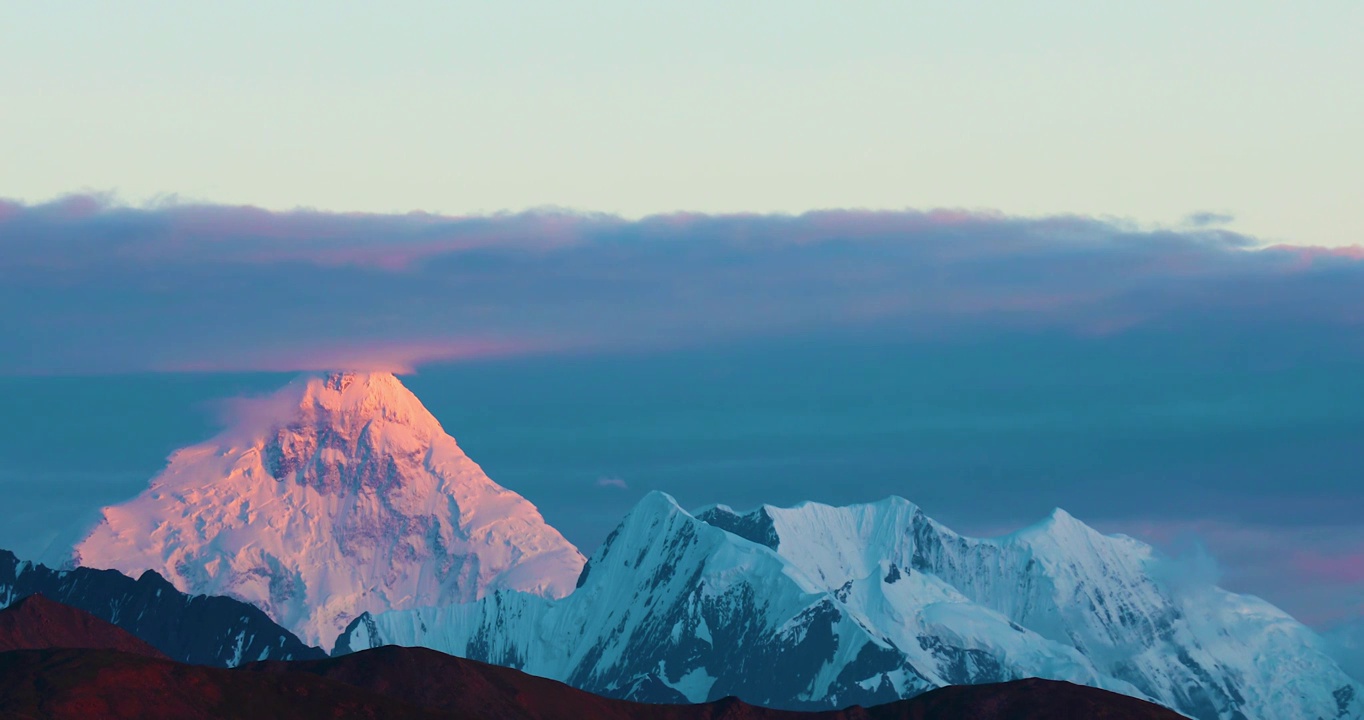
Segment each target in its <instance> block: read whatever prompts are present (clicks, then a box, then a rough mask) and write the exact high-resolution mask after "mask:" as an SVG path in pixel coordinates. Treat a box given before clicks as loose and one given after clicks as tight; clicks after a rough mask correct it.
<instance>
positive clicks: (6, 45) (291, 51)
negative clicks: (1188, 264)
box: [0, 0, 1364, 245]
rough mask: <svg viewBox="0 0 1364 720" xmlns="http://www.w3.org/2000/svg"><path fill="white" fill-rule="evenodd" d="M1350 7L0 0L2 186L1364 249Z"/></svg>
mask: <svg viewBox="0 0 1364 720" xmlns="http://www.w3.org/2000/svg"><path fill="white" fill-rule="evenodd" d="M1362 34H1364V5H1361V4H1360V3H1358V2H1353V1H1352V0H1323V1H1322V2H1313V3H1284V2H1275V1H1272V0H1236V1H1234V2H1232V1H1224V0H1213V1H1210V2H1199V3H1181V2H1164V1H1159V2H1141V3H1093V2H1085V1H1084V0H1035V1H1034V2H1028V3H1017V2H1002V1H994V2H981V1H974V0H972V1H967V2H957V3H925V2H881V1H877V0H873V1H869V2H860V3H856V4H853V5H848V4H846V3H828V2H806V1H804V0H797V1H794V2H793V1H791V0H784V1H781V2H775V1H760V2H746V3H725V2H713V1H711V0H703V1H700V2H691V3H685V4H676V5H674V4H662V3H643V4H641V3H635V2H626V1H625V0H601V1H599V2H592V3H562V2H543V1H533V2H519V3H472V2H434V1H433V2H398V3H387V4H385V5H383V6H382V7H381V6H377V5H373V4H369V3H353V2H325V3H324V2H308V1H303V2H291V3H287V4H283V5H281V4H280V3H266V2H260V1H259V0H254V1H246V2H239V3H232V4H230V5H217V4H206V3H181V2H146V1H139V0H133V1H131V2H125V3H119V4H118V5H117V6H114V5H110V4H107V3H98V2H45V3H5V4H4V6H3V7H0V66H3V67H5V68H7V69H9V71H7V72H5V73H3V74H2V75H0V98H3V105H4V108H5V110H4V111H3V112H0V197H10V198H19V199H23V200H25V201H28V202H40V201H46V200H49V199H52V198H54V197H57V196H60V195H64V194H66V193H70V192H85V191H95V192H113V193H117V194H118V195H119V196H120V197H121V198H122V199H123V200H124V201H126V202H130V203H133V204H140V203H142V202H144V201H148V200H154V199H156V198H158V197H163V196H166V195H174V196H179V197H183V198H186V199H189V200H192V201H196V202H218V203H228V204H250V205H256V206H261V207H267V208H274V209H290V208H294V207H311V208H317V209H323V210H336V211H370V212H400V213H401V212H407V211H411V210H424V211H428V212H435V213H444V214H466V213H471V212H497V211H503V210H512V211H517V210H523V209H527V208H535V207H540V206H544V205H554V206H560V207H568V208H573V209H580V210H591V211H599V212H609V213H614V214H621V215H624V216H626V217H640V216H643V215H647V214H653V213H671V212H677V211H691V212H708V213H727V212H785V213H800V212H804V211H807V210H813V209H820V208H870V209H891V210H898V209H903V208H920V209H930V208H935V207H945V208H966V209H989V210H998V211H1002V212H1005V213H1009V214H1011V215H1022V216H1044V215H1054V214H1065V213H1081V214H1085V215H1091V216H1099V217H1108V216H1111V217H1120V218H1127V219H1131V220H1134V221H1136V222H1139V223H1145V224H1164V225H1172V224H1177V223H1179V222H1180V221H1181V220H1183V219H1184V218H1186V217H1189V216H1191V215H1195V214H1197V213H1205V212H1210V213H1216V214H1222V215H1226V216H1228V217H1230V218H1231V220H1230V227H1231V228H1232V229H1234V230H1238V231H1241V232H1245V233H1248V234H1252V235H1255V236H1256V237H1260V238H1263V239H1266V240H1267V241H1269V242H1292V243H1297V244H1308V245H1340V244H1353V243H1356V242H1359V241H1360V240H1359V239H1360V237H1361V236H1364V219H1361V214H1360V213H1359V212H1358V208H1357V198H1358V195H1359V188H1361V187H1364V139H1362V137H1364V136H1362V135H1361V133H1360V132H1359V128H1361V127H1364V92H1360V91H1359V90H1358V88H1359V85H1360V80H1359V79H1360V78H1361V77H1364V51H1361V50H1360V49H1359V42H1358V39H1359V37H1360V36H1361V35H1362Z"/></svg>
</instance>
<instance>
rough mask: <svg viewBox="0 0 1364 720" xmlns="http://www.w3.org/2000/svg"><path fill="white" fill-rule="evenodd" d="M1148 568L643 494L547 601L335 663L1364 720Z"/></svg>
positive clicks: (779, 696) (1345, 691) (1069, 546)
mask: <svg viewBox="0 0 1364 720" xmlns="http://www.w3.org/2000/svg"><path fill="white" fill-rule="evenodd" d="M1156 562H1157V561H1156V559H1155V557H1154V555H1153V553H1152V551H1151V549H1150V548H1149V547H1148V546H1145V545H1143V544H1141V543H1139V542H1137V541H1135V540H1132V539H1130V538H1124V537H1106V536H1103V535H1100V534H1099V533H1097V532H1095V531H1093V530H1092V529H1090V528H1088V527H1087V526H1085V525H1083V524H1082V523H1080V522H1079V521H1077V520H1075V519H1074V518H1071V517H1070V516H1069V515H1066V514H1065V513H1063V512H1059V511H1058V512H1057V513H1054V514H1053V515H1052V516H1051V517H1050V518H1049V519H1048V520H1047V521H1045V522H1043V523H1041V524H1039V525H1038V526H1035V527H1033V528H1029V529H1028V530H1025V531H1023V532H1020V533H1016V534H1014V535H1011V536H1008V537H1005V538H1000V539H995V540H980V539H973V538H966V537H962V536H959V535H956V534H955V533H952V532H951V531H950V530H947V529H946V528H944V527H942V526H940V525H938V524H937V523H934V522H933V521H931V520H929V519H928V518H927V517H925V516H924V515H923V514H922V512H920V511H919V509H918V508H917V507H915V506H914V505H912V504H911V503H909V502H907V501H905V500H902V499H899V498H892V499H889V500H886V501H882V502H879V503H874V504H869V505H857V506H851V507H847V508H833V507H828V506H824V505H818V504H814V503H807V504H805V505H802V506H799V507H796V508H789V509H782V508H774V507H762V508H759V509H757V510H755V511H752V512H748V513H737V512H734V511H732V510H730V509H728V508H724V507H718V506H717V507H712V508H706V509H704V510H701V511H698V512H697V513H695V514H693V513H688V512H686V511H684V510H682V508H680V507H678V506H677V504H676V503H675V502H673V501H672V499H671V498H669V497H667V496H666V495H663V494H661V493H654V494H651V495H650V496H648V497H646V498H645V499H644V500H643V501H641V503H640V504H639V505H638V506H637V507H636V508H635V509H634V510H632V511H631V513H630V514H629V515H628V516H627V517H626V518H625V520H624V521H623V522H622V523H621V525H620V526H619V527H618V528H617V529H616V531H615V532H613V533H612V535H611V537H609V538H608V539H607V541H606V542H605V543H604V544H603V546H602V547H601V548H600V549H599V550H598V551H597V552H596V553H595V554H594V555H593V557H592V559H591V560H590V562H589V563H588V565H587V567H586V568H585V569H584V571H583V575H582V577H581V578H580V580H579V584H580V587H579V589H578V590H577V591H576V592H575V593H574V594H572V595H570V596H568V597H567V598H565V599H563V600H559V601H552V600H548V599H545V598H539V597H533V596H529V595H526V594H522V593H497V594H495V595H493V596H491V597H489V598H486V599H484V600H483V601H481V602H478V603H471V604H462V605H454V606H448V607H439V608H426V609H416V610H409V611H402V612H390V613H384V614H380V615H376V616H362V617H361V618H358V619H357V620H356V621H355V622H354V623H352V624H351V626H350V628H349V629H348V631H347V633H346V634H345V635H343V637H342V638H340V639H339V640H338V643H337V651H339V652H344V651H347V650H357V649H363V648H366V647H373V646H376V645H380V644H384V643H395V644H400V645H424V646H427V647H433V648H436V649H438V650H442V651H445V652H449V653H452V654H456V655H461V656H465V657H470V658H475V659H479V660H484V661H488V662H493V663H497V664H502V665H508V666H511V667H517V668H522V669H525V670H526V671H528V672H531V673H534V674H537V675H543V676H545V677H551V678H555V679H560V680H565V681H567V682H569V683H570V684H572V685H575V686H577V687H581V688H584V689H587V690H590V691H593V692H598V693H602V694H607V695H613V696H619V697H628V698H634V699H640V700H648V701H654V702H660V701H664V702H679V701H692V702H696V701H703V700H710V699H716V698H719V697H723V696H725V695H737V696H738V697H740V698H743V699H745V700H747V701H750V702H755V703H758V704H762V705H771V706H777V707H790V708H828V707H840V706H846V705H849V704H854V703H856V704H861V705H872V704H879V703H884V702H888V701H890V700H894V699H896V698H901V697H910V696H914V695H917V694H919V693H922V692H924V691H926V690H929V689H932V688H935V687H940V686H943V685H950V684H975V683H986V682H999V681H1005V680H1012V679H1018V678H1023V677H1031V676H1037V677H1043V678H1052V679H1056V680H1067V681H1071V682H1075V683H1079V684H1084V685H1090V686H1095V687H1100V688H1107V689H1110V690H1114V691H1117V692H1121V693H1124V694H1128V695H1132V696H1135V697H1145V698H1150V699H1154V700H1156V701H1158V702H1160V703H1163V704H1166V705H1168V706H1170V707H1174V708H1176V709H1178V710H1180V711H1182V712H1184V713H1186V714H1189V715H1191V716H1194V717H1197V718H1200V719H1203V720H1231V719H1234V718H1249V719H1257V718H1265V719H1272V720H1292V719H1294V718H1302V719H1304V720H1316V718H1359V717H1361V716H1364V705H1361V702H1360V695H1361V688H1360V686H1359V685H1358V683H1355V682H1354V681H1352V680H1351V679H1350V678H1348V677H1346V676H1345V675H1344V673H1342V672H1341V671H1340V669H1339V668H1338V667H1336V666H1335V664H1334V663H1333V662H1332V661H1331V660H1330V659H1329V658H1328V657H1327V656H1326V655H1325V654H1324V653H1323V651H1322V647H1321V641H1320V639H1319V638H1317V637H1316V636H1315V635H1314V634H1313V633H1312V632H1311V631H1310V630H1308V629H1306V628H1305V627H1303V626H1301V625H1300V624H1298V623H1296V622H1294V621H1293V620H1292V619H1291V618H1289V617H1288V616H1287V615H1284V614H1283V613H1282V612H1280V611H1278V610H1276V609H1274V608H1272V607H1271V606H1269V605H1267V604H1265V603H1263V602H1262V601H1259V600H1256V599H1254V598H1247V597H1242V596H1237V595H1233V594H1231V593H1227V592H1225V591H1222V590H1219V589H1217V588H1213V587H1208V588H1201V589H1198V590H1197V591H1196V592H1193V591H1189V592H1181V593H1175V592H1172V591H1171V590H1170V589H1168V588H1166V587H1164V586H1162V585H1161V584H1160V583H1159V582H1157V581H1156V580H1155V579H1154V577H1153V572H1154V571H1155V563H1156Z"/></svg>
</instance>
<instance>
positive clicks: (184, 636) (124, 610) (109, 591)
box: [0, 550, 323, 667]
mask: <svg viewBox="0 0 1364 720" xmlns="http://www.w3.org/2000/svg"><path fill="white" fill-rule="evenodd" d="M36 593H41V594H43V595H45V596H47V597H48V598H50V599H52V600H55V601H57V602H60V603H64V604H66V605H70V606H72V607H75V608H79V609H81V610H84V611H85V612H88V613H90V614H91V615H94V616H95V617H97V618H100V619H101V620H104V621H106V622H109V623H112V624H113V625H116V626H118V627H119V628H121V629H123V630H125V631H127V632H128V633H130V634H132V635H134V636H136V637H138V638H140V639H141V640H142V641H144V642H146V643H148V644H150V645H151V646H152V647H154V648H156V650H158V651H160V652H162V653H164V654H165V655H166V656H168V657H170V658H172V659H175V660H179V661H182V662H187V663H192V664H196V665H215V666H218V667H231V666H234V665H239V664H241V663H242V662H248V661H252V660H264V659H281V660H294V659H304V658H312V657H322V656H323V652H322V651H321V650H319V649H317V648H314V647H309V646H307V645H304V644H303V642H302V641H301V640H299V639H298V638H297V637H296V636H295V635H294V634H293V633H291V632H289V631H288V630H285V629H284V628H282V627H280V626H279V625H276V624H275V623H274V621H272V620H271V619H270V618H269V617H267V616H266V615H265V613H264V612H262V611H261V610H260V609H259V608H256V607H255V606H253V605H250V604H247V603H244V602H241V601H238V600H233V599H231V598H226V597H213V596H204V595H186V594H184V593H182V592H180V591H178V590H176V589H175V588H174V587H173V586H172V585H171V584H170V583H169V582H167V581H166V580H165V579H164V578H162V577H161V576H160V575H157V574H156V573H154V572H151V571H148V572H145V573H143V574H142V576H141V577H139V578H138V579H136V580H134V579H132V578H130V577H128V576H127V575H124V574H122V573H119V572H117V571H115V570H92V569H90V568H75V569H73V570H64V571H58V570H53V569H51V568H49V567H46V566H44V565H40V564H37V563H32V562H27V561H21V560H19V559H18V558H17V557H15V556H14V553H11V552H9V551H7V550H0V607H5V606H8V605H10V604H11V603H14V602H16V601H19V600H22V599H23V598H26V597H28V596H31V595H34V594H36ZM54 646H60V645H54ZM93 647H104V646H103V645H95V646H93ZM120 649H123V648H120Z"/></svg>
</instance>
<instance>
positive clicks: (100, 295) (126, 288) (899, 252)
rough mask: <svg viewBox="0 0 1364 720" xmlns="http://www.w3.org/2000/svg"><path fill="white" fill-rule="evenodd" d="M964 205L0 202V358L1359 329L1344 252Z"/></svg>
mask: <svg viewBox="0 0 1364 720" xmlns="http://www.w3.org/2000/svg"><path fill="white" fill-rule="evenodd" d="M1255 248H1256V243H1255V241H1254V239H1253V238H1249V237H1246V236H1242V235H1238V234H1235V233H1231V232H1227V231H1225V230H1219V229H1210V228H1194V229H1188V230H1168V229H1167V230H1144V229H1140V228H1136V227H1132V226H1130V225H1127V224H1123V223H1120V222H1114V221H1108V220H1100V219H1094V218H1086V217H1077V216H1062V217H1048V218H1016V217H1009V216H1005V215H1001V214H998V213H990V212H964V211H941V210H940V211H930V212H918V211H903V212H866V211H825V212H813V213H807V214H804V215H799V216H786V215H694V214H677V215H668V216H656V217H649V218H644V219H642V220H638V221H627V220H623V219H621V218H618V217H613V216H607V215H600V214H596V215H593V214H580V213H570V212H566V211H543V212H532V213H521V214H509V215H493V216H480V217H443V216H435V215H428V214H407V215H373V214H339V213H323V212H316V211H309V210H298V211H292V212H271V211H266V210H261V209H257V208H251V207H227V206H212V205H176V204H165V205H162V206H158V207H151V208H128V207H121V206H116V205H112V204H109V202H108V201H107V199H104V198H100V197H87V196H76V197H71V198H66V199H63V200H60V201H56V202H52V203H47V204H42V205H32V206H28V205H22V204H19V203H15V202H5V201H0V251H2V252H0V282H2V283H3V288H0V303H3V309H0V321H3V323H4V328H5V332H4V340H3V341H0V349H3V350H4V351H5V352H3V353H0V373H7V374H65V373H107V372H138V371H149V370H158V371H165V370H179V371H191V372H192V371H210V370H211V371H221V370H262V369H266V370H312V369H318V368H323V367H338V366H342V367H352V366H355V367H358V366H364V367H369V368H376V369H397V370H410V369H412V368H413V367H415V366H417V365H420V364H423V363H430V362H440V361H448V360H458V359H469V358H481V357H490V356H502V355H523V354H535V353H548V352H621V351H628V352H634V351H651V350H658V349H665V348H673V347H684V346H705V345H713V344H722V343H727V342H734V341H739V340H753V339H758V340H761V339H764V338H791V337H819V336H821V335H824V334H829V333H845V334H846V333H854V334H861V335H863V336H865V337H871V338H876V337H882V338H885V337H893V338H904V337H924V338H931V337H940V336H949V335H963V334H966V335H969V334H972V333H992V332H1000V331H1021V332H1036V331H1063V332H1069V333H1073V334H1075V335H1076V336H1080V337H1104V336H1107V335H1112V334H1117V333H1124V332H1129V331H1131V330H1133V329H1136V328H1147V329H1154V330H1157V331H1164V330H1174V331H1181V332H1183V331H1188V330H1191V329H1192V330H1195V331H1197V330H1198V329H1199V328H1200V327H1204V326H1206V327H1209V328H1228V327H1231V328H1237V327H1240V328H1253V329H1255V330H1256V331H1257V332H1258V331H1260V330H1265V329H1270V330H1272V329H1274V328H1301V327H1305V326H1310V327H1319V328H1321V329H1322V332H1324V333H1328V334H1329V333H1337V334H1338V333H1339V332H1340V331H1342V330H1344V329H1355V328H1357V327H1358V325H1360V324H1361V323H1364V309H1361V308H1364V262H1361V257H1364V254H1361V253H1359V252H1353V253H1352V252H1350V251H1333V252H1331V253H1323V252H1320V251H1316V250H1313V249H1306V248H1292V247H1276V248H1269V249H1263V250H1261V249H1255Z"/></svg>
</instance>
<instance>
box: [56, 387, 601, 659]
mask: <svg viewBox="0 0 1364 720" xmlns="http://www.w3.org/2000/svg"><path fill="white" fill-rule="evenodd" d="M249 410H250V411H249V412H243V413H241V418H239V420H238V422H237V423H236V424H234V425H233V426H232V427H229V428H228V429H226V430H225V431H223V432H222V433H221V434H220V435H218V436H217V437H215V438H214V439H212V440H209V441H208V442H205V443H203V444H200V445H196V446H192V447H188V448H184V449H182V450H179V451H176V452H175V453H174V454H172V455H171V457H170V459H169V461H168V465H167V467H166V469H165V470H164V471H163V472H162V473H161V474H160V475H158V476H157V477H156V478H154V479H153V480H152V482H151V484H150V486H149V487H148V488H147V489H146V490H145V491H144V492H143V493H142V494H141V495H139V496H138V497H136V498H134V499H132V500H130V501H128V502H126V503H123V504H120V505H115V506H111V507H106V508H104V510H103V511H102V515H101V518H100V520H99V522H98V523H97V524H96V525H95V526H94V527H93V528H92V529H91V530H90V531H89V532H88V533H87V534H86V535H85V537H84V538H83V539H82V540H80V541H79V542H78V543H76V545H75V548H74V553H73V556H74V559H75V560H76V561H77V562H78V563H79V564H81V565H85V566H89V567H98V568H112V569H117V570H120V571H122V572H124V573H127V574H130V575H134V576H136V575H138V574H140V573H142V572H143V571H145V570H155V571H157V572H158V573H160V574H162V575H164V576H165V577H166V578H167V579H168V580H170V581H171V582H172V583H173V584H174V585H175V586H176V587H177V588H179V589H181V590H183V591H185V592H191V593H202V594H219V595H228V596H231V597H235V598H239V599H242V600H246V601H248V602H252V603H255V604H256V605H258V606H259V607H261V608H262V609H264V610H265V611H266V612H267V613H268V614H269V615H270V616H271V617H272V618H273V619H275V620H276V621H277V622H280V623H281V624H283V625H285V626H286V627H288V628H290V629H291V630H293V631H294V632H296V633H298V634H299V635H300V636H301V637H303V638H304V639H305V640H306V641H308V642H310V643H314V644H322V643H329V642H331V641H332V639H334V638H335V637H336V635H337V633H339V632H340V631H341V629H342V628H344V627H345V626H346V624H347V623H348V622H349V621H350V620H351V619H352V618H354V617H355V616H357V615H359V614H360V613H362V612H366V611H372V612H382V611H385V610H390V609H396V608H409V607H418V606H424V605H434V604H445V603H452V602H467V601H471V600H475V599H477V598H480V597H482V596H483V595H485V594H486V593H487V592H489V591H492V590H497V589H509V590H520V591H526V592H530V593H534V594H543V595H547V596H555V597H557V596H562V595H565V594H567V593H568V592H569V591H571V590H572V589H573V586H574V585H573V583H574V580H575V579H576V578H577V576H578V574H579V570H580V568H581V567H582V564H583V561H584V559H583V557H582V555H581V554H580V553H579V552H578V551H577V549H576V548H575V547H573V545H572V544H570V543H569V542H568V541H567V540H565V539H564V537H563V536H562V535H561V534H559V532H558V531H557V530H555V529H554V528H552V527H550V526H549V525H548V524H546V523H545V522H544V519H543V518H542V517H541V515H540V513H539V511H538V510H536V508H535V507H534V506H533V505H532V504H531V503H529V502H528V501H527V500H526V499H525V498H523V497H521V496H520V495H517V494H516V493H514V492H511V491H509V490H507V489H505V488H502V487H501V486H499V485H497V484H496V483H494V482H493V481H492V480H491V479H489V478H488V476H487V475H486V474H484V472H483V471H482V469H481V468H479V466H478V465H477V464H475V463H474V462H473V461H472V460H470V459H469V457H468V456H467V455H465V454H464V452H463V450H461V449H460V447H459V446H458V444H456V442H455V440H454V438H452V437H450V436H449V435H448V434H446V433H445V431H444V429H443V428H442V427H441V425H440V423H439V422H438V421H437V420H436V418H435V417H433V416H432V415H431V413H430V412H428V411H427V410H426V408H425V407H424V406H422V404H421V402H420V401H419V400H418V399H417V398H416V397H415V396H414V395H413V394H412V393H411V392H409V391H408V390H407V388H405V387H403V385H402V383H401V382H399V381H398V379H397V378H396V377H394V376H392V375H390V374H388V373H357V372H338V373H330V374H326V375H321V376H310V377H306V378H303V379H301V380H299V381H296V382H295V383H293V384H291V385H289V386H288V387H286V388H284V389H283V390H281V391H279V392H278V393H276V394H275V395H273V396H271V397H269V398H265V399H261V400H258V401H257V402H255V403H254V404H252V405H251V406H250V407H249Z"/></svg>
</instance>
